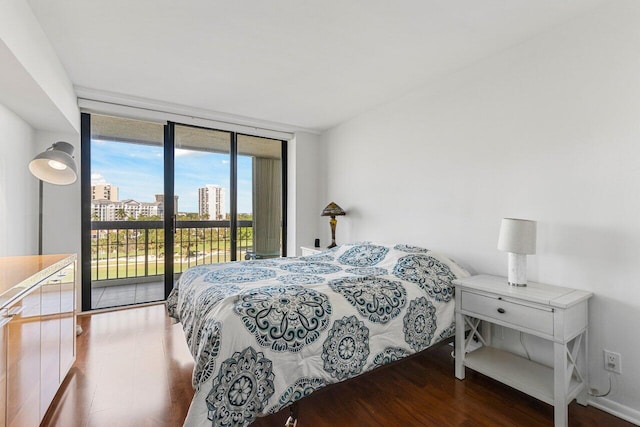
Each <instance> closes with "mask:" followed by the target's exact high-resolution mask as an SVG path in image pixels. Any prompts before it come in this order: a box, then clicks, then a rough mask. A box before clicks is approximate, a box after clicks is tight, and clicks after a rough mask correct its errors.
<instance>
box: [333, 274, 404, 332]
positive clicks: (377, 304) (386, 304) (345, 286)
mask: <svg viewBox="0 0 640 427" xmlns="http://www.w3.org/2000/svg"><path fill="white" fill-rule="evenodd" d="M329 286H330V287H331V289H332V290H333V291H334V292H335V293H338V294H341V295H342V296H343V297H345V298H346V300H347V301H349V303H351V305H353V306H354V307H355V308H356V309H357V310H358V312H359V313H360V314H361V315H362V316H364V317H365V318H367V319H369V320H370V321H372V322H373V323H387V322H388V321H389V320H391V319H393V318H394V317H396V316H398V315H399V314H400V309H401V308H402V307H404V305H405V304H406V302H407V300H406V296H407V291H405V289H404V287H403V286H402V284H401V283H400V282H397V281H391V280H387V279H383V278H381V277H373V276H366V277H348V278H345V279H337V280H332V281H331V282H329Z"/></svg>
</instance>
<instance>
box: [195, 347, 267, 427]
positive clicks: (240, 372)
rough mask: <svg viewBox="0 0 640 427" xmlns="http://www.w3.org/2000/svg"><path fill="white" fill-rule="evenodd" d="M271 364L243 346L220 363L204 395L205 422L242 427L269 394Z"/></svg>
mask: <svg viewBox="0 0 640 427" xmlns="http://www.w3.org/2000/svg"><path fill="white" fill-rule="evenodd" d="M272 365H273V362H271V360H269V359H267V358H265V357H264V354H263V353H259V352H257V351H255V350H254V349H253V348H252V347H247V348H246V349H244V350H243V351H242V352H237V353H234V354H233V356H231V357H230V358H229V359H227V360H225V361H224V362H222V366H221V367H220V372H219V373H218V376H217V377H216V378H215V379H214V380H213V387H212V388H211V391H210V392H209V395H208V396H207V408H208V409H209V415H208V418H209V420H211V421H213V425H215V426H220V427H227V426H237V425H246V424H248V423H250V422H251V421H253V420H254V419H255V418H256V414H257V413H258V412H260V411H262V409H263V408H264V407H265V405H266V403H267V401H268V400H269V398H270V397H271V395H272V394H273V391H274V388H273V372H272Z"/></svg>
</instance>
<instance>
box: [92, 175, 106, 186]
mask: <svg viewBox="0 0 640 427" xmlns="http://www.w3.org/2000/svg"><path fill="white" fill-rule="evenodd" d="M106 183H107V180H106V179H104V176H102V174H99V173H92V174H91V185H96V184H106Z"/></svg>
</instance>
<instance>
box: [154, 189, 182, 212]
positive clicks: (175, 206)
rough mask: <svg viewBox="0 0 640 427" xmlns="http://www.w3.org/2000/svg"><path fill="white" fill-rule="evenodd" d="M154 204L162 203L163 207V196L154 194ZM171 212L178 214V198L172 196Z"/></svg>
mask: <svg viewBox="0 0 640 427" xmlns="http://www.w3.org/2000/svg"><path fill="white" fill-rule="evenodd" d="M155 196H156V202H158V203H162V205H164V194H156V195H155ZM173 212H175V214H176V215H177V214H178V196H173Z"/></svg>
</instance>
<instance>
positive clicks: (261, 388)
mask: <svg viewBox="0 0 640 427" xmlns="http://www.w3.org/2000/svg"><path fill="white" fill-rule="evenodd" d="M465 276H468V273H467V272H466V271H465V270H464V269H463V268H461V267H460V266H458V265H457V264H456V263H454V262H452V261H451V260H449V259H447V258H445V257H443V256H441V255H438V254H436V253H434V252H432V251H429V250H426V249H422V248H418V247H415V246H408V245H395V246H393V245H381V244H374V243H361V244H353V245H343V246H338V247H336V248H333V249H332V250H329V251H326V252H322V253H320V254H317V255H312V256H308V257H301V258H278V259H273V260H258V261H243V262H234V263H226V264H213V265H203V266H198V267H193V268H191V269H189V270H187V271H186V272H184V273H183V274H182V277H181V278H180V280H179V281H178V283H177V284H176V287H175V288H174V290H173V292H171V295H170V296H169V299H168V310H169V314H170V315H171V316H172V317H174V318H175V319H177V320H178V321H180V322H181V323H182V325H183V328H184V332H185V335H186V339H187V344H188V346H189V349H190V351H191V354H192V355H193V357H194V359H195V367H194V372H193V385H194V388H195V390H196V393H195V396H194V399H193V402H192V403H191V407H190V409H189V414H188V415H187V419H186V421H185V426H204V425H213V426H244V425H248V424H249V423H250V422H251V421H253V420H254V419H255V418H256V417H257V416H261V415H265V414H270V413H274V412H276V411H278V410H280V409H282V408H284V407H285V406H288V405H289V404H291V403H293V402H295V401H296V400H298V399H301V398H302V397H304V396H306V395H308V394H310V393H311V392H313V391H314V390H317V389H319V388H322V387H324V386H325V385H328V384H331V383H335V382H338V381H342V380H345V379H347V378H351V377H355V376H357V375H359V374H361V373H363V372H366V371H369V370H371V369H374V368H376V367H378V366H382V365H384V364H386V363H389V362H392V361H395V360H398V359H401V358H403V357H405V356H408V355H410V354H413V353H416V352H418V351H421V350H424V349H425V348H427V347H429V346H430V345H432V344H434V343H436V342H438V341H441V340H442V339H444V338H447V337H449V336H451V335H452V334H453V333H454V326H453V319H454V302H453V285H452V283H451V281H452V280H453V279H455V278H458V277H465Z"/></svg>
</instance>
